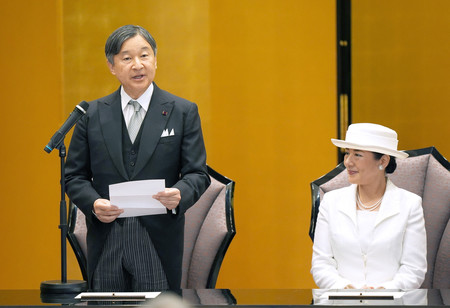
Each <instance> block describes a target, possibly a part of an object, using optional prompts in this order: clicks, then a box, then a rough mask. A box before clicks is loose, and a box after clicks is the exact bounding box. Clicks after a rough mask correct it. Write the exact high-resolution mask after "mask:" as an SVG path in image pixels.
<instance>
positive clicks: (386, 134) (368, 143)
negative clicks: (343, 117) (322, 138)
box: [331, 123, 408, 158]
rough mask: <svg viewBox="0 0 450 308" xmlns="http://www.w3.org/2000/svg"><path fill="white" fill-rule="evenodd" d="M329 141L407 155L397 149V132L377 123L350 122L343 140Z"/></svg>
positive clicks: (357, 148) (350, 146) (345, 146)
mask: <svg viewBox="0 0 450 308" xmlns="http://www.w3.org/2000/svg"><path fill="white" fill-rule="evenodd" d="M331 142H332V143H333V144H334V145H335V146H338V147H340V148H347V149H356V150H363V151H371V152H377V153H381V154H387V155H390V156H394V157H398V158H406V157H408V154H407V153H405V152H402V151H397V145H398V140H397V133H396V132H395V131H394V130H392V129H390V128H387V127H385V126H382V125H379V124H372V123H357V124H351V125H350V126H349V127H348V129H347V134H346V135H345V140H339V139H331Z"/></svg>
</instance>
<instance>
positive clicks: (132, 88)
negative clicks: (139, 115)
mask: <svg viewBox="0 0 450 308" xmlns="http://www.w3.org/2000/svg"><path fill="white" fill-rule="evenodd" d="M107 63H108V67H109V70H110V71H111V73H112V74H113V75H115V76H116V77H117V79H118V80H119V81H120V83H121V84H122V86H123V88H124V90H125V92H127V94H128V95H130V96H131V97H132V98H133V99H137V98H138V97H139V96H141V95H142V94H143V93H144V92H145V90H147V88H148V87H149V86H150V84H151V83H152V82H153V79H154V78H155V72H156V56H155V55H154V53H153V50H152V47H151V46H150V44H149V43H148V42H147V41H146V40H145V39H144V38H143V37H142V36H140V35H139V34H138V35H136V36H134V37H132V38H130V39H128V40H126V41H125V42H124V43H123V44H122V48H121V49H120V52H119V53H118V54H117V55H115V56H114V64H111V63H109V62H107Z"/></svg>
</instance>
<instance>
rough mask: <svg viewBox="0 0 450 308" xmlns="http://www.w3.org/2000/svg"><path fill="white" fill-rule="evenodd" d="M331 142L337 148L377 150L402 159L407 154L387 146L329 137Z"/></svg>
mask: <svg viewBox="0 0 450 308" xmlns="http://www.w3.org/2000/svg"><path fill="white" fill-rule="evenodd" d="M331 142H332V143H333V144H334V145H335V146H337V147H339V148H344V149H345V148H346V149H355V150H362V151H370V152H377V153H381V154H387V155H390V156H394V157H397V158H400V159H404V158H406V157H408V156H409V154H408V153H405V152H402V151H395V150H392V149H388V148H383V147H377V146H373V145H365V144H356V143H351V142H348V141H344V140H340V139H331Z"/></svg>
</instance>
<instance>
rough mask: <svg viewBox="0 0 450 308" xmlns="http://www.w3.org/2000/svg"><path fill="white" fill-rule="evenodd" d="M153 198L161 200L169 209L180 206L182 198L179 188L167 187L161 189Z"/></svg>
mask: <svg viewBox="0 0 450 308" xmlns="http://www.w3.org/2000/svg"><path fill="white" fill-rule="evenodd" d="M153 198H154V199H156V200H158V201H159V202H161V203H162V204H163V205H164V206H165V207H166V208H168V209H169V210H173V209H174V208H176V207H177V206H178V204H179V203H180V200H181V193H180V190H179V189H178V188H166V189H165V190H164V191H160V192H159V193H157V194H156V195H153Z"/></svg>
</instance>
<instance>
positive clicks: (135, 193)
mask: <svg viewBox="0 0 450 308" xmlns="http://www.w3.org/2000/svg"><path fill="white" fill-rule="evenodd" d="M164 189H165V180H144V181H130V182H123V183H118V184H112V185H109V198H110V201H111V204H113V205H116V206H117V207H119V208H120V209H123V210H124V212H123V213H122V214H121V215H120V216H119V217H135V216H143V215H159V214H166V213H167V210H166V207H165V206H164V205H162V203H161V202H159V201H158V200H156V199H153V197H152V196H153V195H156V194H157V193H158V192H160V191H164Z"/></svg>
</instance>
